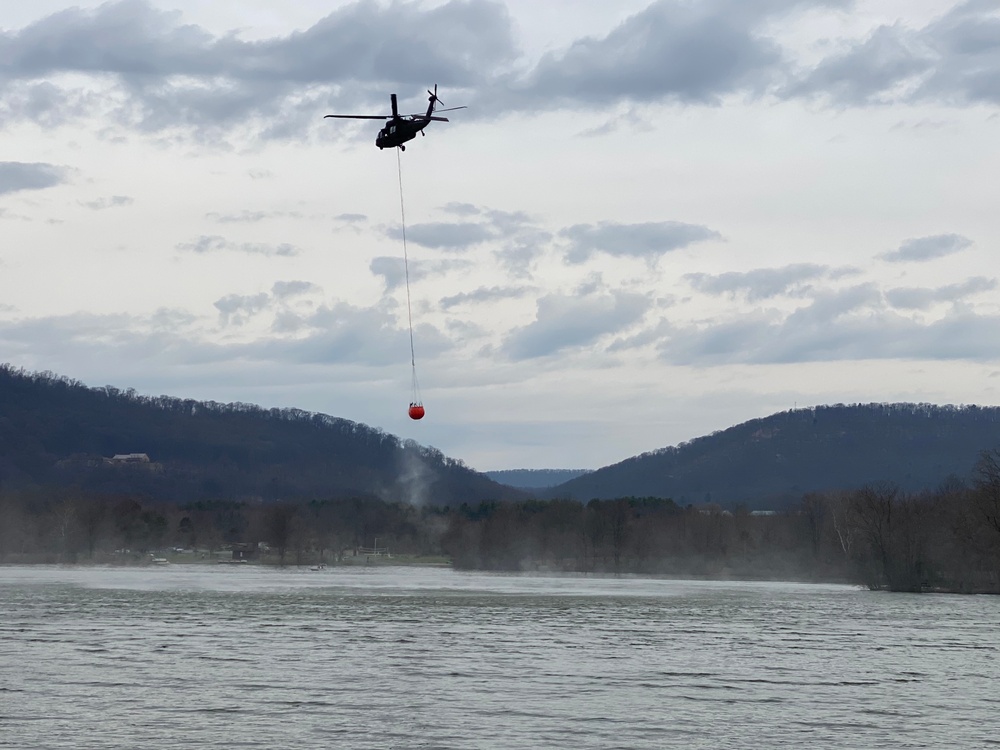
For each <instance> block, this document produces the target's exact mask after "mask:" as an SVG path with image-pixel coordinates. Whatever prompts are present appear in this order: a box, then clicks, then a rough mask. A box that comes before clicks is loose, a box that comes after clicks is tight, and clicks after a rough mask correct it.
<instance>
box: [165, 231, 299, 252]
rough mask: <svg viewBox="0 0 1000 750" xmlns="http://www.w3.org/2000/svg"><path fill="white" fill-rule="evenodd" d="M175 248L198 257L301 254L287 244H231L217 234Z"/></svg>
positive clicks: (297, 249) (202, 236)
mask: <svg viewBox="0 0 1000 750" xmlns="http://www.w3.org/2000/svg"><path fill="white" fill-rule="evenodd" d="M176 247H177V249H178V250H183V251H185V252H191V253H197V254H199V255H207V254H208V253H217V252H241V253H247V254H248V255H264V256H267V257H276V256H277V257H291V256H293V255H298V254H299V253H300V252H301V250H300V249H299V248H297V247H296V246H295V245H290V244H288V243H281V244H278V245H270V244H266V243H262V242H233V241H232V240H227V239H226V238H225V237H220V236H219V235H217V234H213V235H201V236H200V237H197V238H195V239H193V240H191V241H190V242H183V243H180V244H178V245H177V246H176Z"/></svg>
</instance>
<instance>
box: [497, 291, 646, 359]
mask: <svg viewBox="0 0 1000 750" xmlns="http://www.w3.org/2000/svg"><path fill="white" fill-rule="evenodd" d="M649 305H650V300H649V298H647V297H645V296H642V295H637V294H627V293H624V292H613V293H592V294H587V295H580V294H572V295H566V294H549V295H546V296H544V297H541V298H539V300H538V302H537V311H536V313H535V320H534V321H533V322H532V323H529V324H528V325H526V326H523V327H521V328H516V329H514V330H513V331H511V332H510V333H509V334H508V335H507V337H506V338H505V340H504V342H503V345H502V352H503V353H504V354H505V355H506V356H507V357H509V358H510V359H513V360H524V359H535V358H538V357H546V356H549V355H552V354H556V353H558V352H561V351H564V350H566V349H577V348H580V347H584V346H586V345H588V344H592V343H594V342H595V341H596V340H597V339H599V338H600V337H602V336H604V335H606V334H609V333H615V332H617V331H620V330H622V329H623V328H625V327H627V326H630V325H632V324H633V323H635V322H636V321H638V320H639V319H640V318H641V317H642V316H643V315H644V314H645V313H646V310H648V309H649Z"/></svg>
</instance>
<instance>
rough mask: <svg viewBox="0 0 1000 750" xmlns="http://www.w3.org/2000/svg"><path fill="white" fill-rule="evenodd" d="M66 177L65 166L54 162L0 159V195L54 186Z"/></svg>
mask: <svg viewBox="0 0 1000 750" xmlns="http://www.w3.org/2000/svg"><path fill="white" fill-rule="evenodd" d="M66 178H67V170H66V168H65V167H57V166H56V165H54V164H41V163H25V162H18V161H0V195H3V194H5V193H16V192H18V191H20V190H43V189H45V188H50V187H55V186H56V185H61V184H62V183H64V182H65V181H66Z"/></svg>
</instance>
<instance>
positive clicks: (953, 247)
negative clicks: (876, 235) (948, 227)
mask: <svg viewBox="0 0 1000 750" xmlns="http://www.w3.org/2000/svg"><path fill="white" fill-rule="evenodd" d="M971 245H972V240H970V239H969V238H967V237H963V236H962V235H960V234H935V235H931V236H929V237H917V238H915V239H909V240H906V241H905V242H903V243H902V244H901V245H900V246H899V248H898V249H896V250H893V251H892V252H888V253H883V254H882V255H879V256H878V257H879V258H881V259H882V260H886V261H889V262H890V263H905V262H909V261H913V262H918V261H924V260H933V259H934V258H943V257H944V256H946V255H952V254H953V253H957V252H960V251H962V250H965V249H966V248H967V247H969V246H971Z"/></svg>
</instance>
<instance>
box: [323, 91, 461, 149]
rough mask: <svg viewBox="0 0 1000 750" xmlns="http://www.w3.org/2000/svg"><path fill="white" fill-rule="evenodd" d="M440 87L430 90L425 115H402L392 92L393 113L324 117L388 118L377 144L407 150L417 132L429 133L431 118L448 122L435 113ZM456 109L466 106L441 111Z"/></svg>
mask: <svg viewBox="0 0 1000 750" xmlns="http://www.w3.org/2000/svg"><path fill="white" fill-rule="evenodd" d="M437 91H438V87H437V84H436V83H435V84H434V90H433V91H428V92H427V93H428V94H430V98H429V99H428V100H427V101H428V102H429V103H428V105H427V113H426V114H423V115H419V114H418V115H400V114H399V111H398V110H397V109H396V95H395V94H390V95H389V98H390V100H391V101H392V114H391V115H324V117H337V118H340V119H344V120H386V121H387V122H386V123H385V127H384V128H382V129H381V130H380V131H378V137H377V138H376V139H375V145H376V146H378V147H379V149H380V150H381V149H383V148H393V147H395V146H399V149H400V150H401V151H406V146H404V145H403V144H404V143H406V142H407V141H410V140H413V139H414V138H416V137H417V133H420V134H421V135H427V134H426V133H424V132H423V130H424V128H426V127H427V126H428V125H429V124H430V122H431V120H435V121H437V122H448V118H447V117H437V116H436V115H435V114H434V105H436V104H442V103H443V102H441V100H440V99H438V95H437ZM456 109H465V107H451V108H449V109H441V110H438V111H439V112H453V111H454V110H456Z"/></svg>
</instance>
